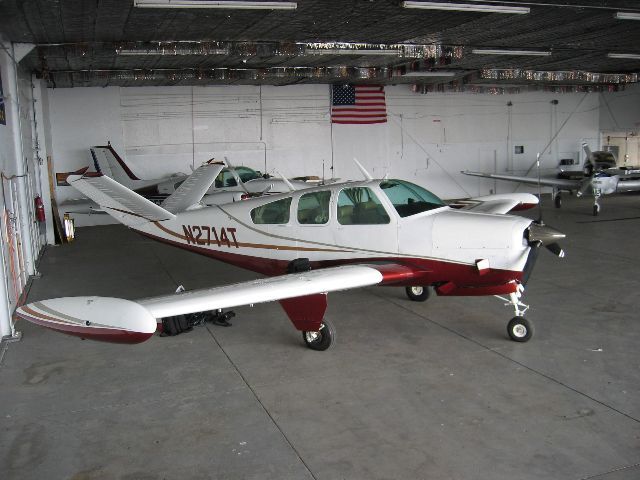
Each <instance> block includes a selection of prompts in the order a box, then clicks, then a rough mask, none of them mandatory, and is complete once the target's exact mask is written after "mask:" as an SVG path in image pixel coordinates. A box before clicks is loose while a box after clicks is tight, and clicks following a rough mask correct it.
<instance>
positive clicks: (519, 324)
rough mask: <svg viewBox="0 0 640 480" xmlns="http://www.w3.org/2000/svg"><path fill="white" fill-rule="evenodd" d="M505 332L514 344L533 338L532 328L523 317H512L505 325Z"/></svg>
mask: <svg viewBox="0 0 640 480" xmlns="http://www.w3.org/2000/svg"><path fill="white" fill-rule="evenodd" d="M507 332H508V333H509V338H511V340H513V341H514V342H528V341H529V340H530V339H531V337H532V336H533V326H532V325H531V322H529V320H527V319H526V318H524V317H513V318H512V319H511V320H510V321H509V323H508V324H507Z"/></svg>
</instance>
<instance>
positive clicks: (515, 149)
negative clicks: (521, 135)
mask: <svg viewBox="0 0 640 480" xmlns="http://www.w3.org/2000/svg"><path fill="white" fill-rule="evenodd" d="M513 153H516V154H518V153H524V145H516V146H514V147H513Z"/></svg>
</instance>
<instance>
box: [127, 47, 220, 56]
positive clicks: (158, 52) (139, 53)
mask: <svg viewBox="0 0 640 480" xmlns="http://www.w3.org/2000/svg"><path fill="white" fill-rule="evenodd" d="M116 53H117V54H118V55H126V56H150V57H151V56H158V57H159V56H172V55H173V56H181V55H201V56H205V55H229V51H228V50H225V49H223V48H219V49H215V50H202V51H197V50H194V49H191V50H188V49H176V50H173V49H171V48H167V49H166V50H162V49H158V50H155V49H151V50H131V49H122V50H116Z"/></svg>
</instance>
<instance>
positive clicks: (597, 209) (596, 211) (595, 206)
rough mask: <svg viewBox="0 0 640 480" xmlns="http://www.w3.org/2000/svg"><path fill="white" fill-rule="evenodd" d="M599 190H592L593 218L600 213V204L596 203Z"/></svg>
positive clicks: (598, 197)
mask: <svg viewBox="0 0 640 480" xmlns="http://www.w3.org/2000/svg"><path fill="white" fill-rule="evenodd" d="M600 195H601V193H600V190H599V189H595V188H594V189H593V216H594V217H597V216H598V214H599V213H600V204H599V203H598V200H599V199H600Z"/></svg>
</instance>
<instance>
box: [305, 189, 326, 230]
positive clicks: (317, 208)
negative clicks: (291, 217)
mask: <svg viewBox="0 0 640 480" xmlns="http://www.w3.org/2000/svg"><path fill="white" fill-rule="evenodd" d="M329 200H331V192H330V191H326V192H313V193H305V194H304V195H302V196H301V197H300V200H298V223H301V224H302V225H322V224H325V223H327V222H328V221H329Z"/></svg>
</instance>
